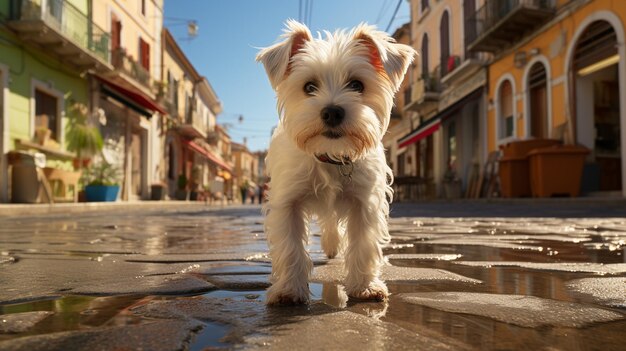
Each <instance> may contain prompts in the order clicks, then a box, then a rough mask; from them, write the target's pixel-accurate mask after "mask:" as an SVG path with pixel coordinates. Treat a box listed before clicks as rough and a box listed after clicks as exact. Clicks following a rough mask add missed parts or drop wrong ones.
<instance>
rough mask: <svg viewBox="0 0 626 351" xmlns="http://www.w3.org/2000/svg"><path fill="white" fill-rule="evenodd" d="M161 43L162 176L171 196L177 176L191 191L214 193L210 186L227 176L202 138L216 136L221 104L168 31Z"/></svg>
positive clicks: (214, 149) (220, 160) (217, 155)
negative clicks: (209, 191) (164, 114)
mask: <svg viewBox="0 0 626 351" xmlns="http://www.w3.org/2000/svg"><path fill="white" fill-rule="evenodd" d="M163 43H164V50H163V68H162V74H163V75H162V79H161V80H160V82H159V84H158V85H159V93H158V94H159V100H160V101H162V102H163V105H164V106H165V107H166V110H167V112H168V117H167V119H165V120H164V121H165V124H166V128H167V132H166V133H164V134H163V138H162V142H163V144H164V150H165V152H164V159H163V165H164V167H163V174H162V175H161V176H162V177H163V179H164V182H165V183H167V185H168V189H169V193H170V196H172V197H173V196H174V194H175V192H176V189H177V188H179V187H180V185H179V183H178V179H179V177H181V176H184V177H185V178H186V179H187V181H188V190H191V191H192V192H197V191H198V190H208V189H212V190H211V192H218V189H217V188H216V185H215V184H214V183H215V182H216V181H218V182H219V181H222V183H223V175H222V173H223V172H227V173H230V172H232V168H231V167H230V166H229V165H228V164H226V163H225V162H224V160H223V158H222V156H221V155H220V152H219V150H218V148H217V147H216V146H215V145H211V143H209V140H208V139H207V138H208V137H209V136H210V135H213V134H214V133H215V132H216V130H215V126H216V119H217V114H219V113H220V112H221V111H222V105H221V102H220V101H219V99H218V97H217V94H216V93H215V91H214V90H213V88H212V86H211V85H210V83H209V82H208V80H207V79H206V78H205V77H203V76H201V75H200V74H199V73H198V71H197V70H196V69H195V67H194V66H193V64H192V63H191V62H190V61H189V59H188V58H187V56H186V55H185V54H184V52H183V51H182V49H181V48H180V46H178V44H177V43H176V40H175V39H174V37H172V35H171V33H170V32H169V31H168V30H167V29H164V30H163ZM220 177H221V178H222V179H220ZM220 190H221V189H220ZM192 199H193V194H192Z"/></svg>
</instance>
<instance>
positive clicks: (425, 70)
mask: <svg viewBox="0 0 626 351" xmlns="http://www.w3.org/2000/svg"><path fill="white" fill-rule="evenodd" d="M428 72H429V70H428V35H426V33H424V37H423V39H422V79H425V78H426V77H428Z"/></svg>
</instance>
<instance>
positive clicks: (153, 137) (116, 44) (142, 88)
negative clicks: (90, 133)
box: [90, 0, 166, 200]
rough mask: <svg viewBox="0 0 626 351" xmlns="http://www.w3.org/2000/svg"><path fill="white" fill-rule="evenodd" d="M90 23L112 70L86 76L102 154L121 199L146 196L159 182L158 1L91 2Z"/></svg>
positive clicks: (160, 21) (162, 111)
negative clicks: (104, 35)
mask: <svg viewBox="0 0 626 351" xmlns="http://www.w3.org/2000/svg"><path fill="white" fill-rule="evenodd" d="M92 17H93V21H94V23H96V24H98V25H99V26H100V27H102V28H104V29H105V31H107V32H108V33H110V42H109V49H110V62H111V65H112V66H113V69H112V70H110V71H107V72H103V73H97V74H92V75H90V93H91V105H92V109H93V110H94V111H100V112H101V113H102V115H103V116H104V117H103V118H102V119H103V122H102V123H101V127H100V129H101V132H102V135H103V138H104V142H105V143H104V150H103V156H104V159H105V160H106V162H108V163H110V164H112V165H113V166H114V167H115V168H116V169H118V170H119V171H120V178H121V179H120V181H121V184H122V187H121V194H120V198H121V199H122V200H136V199H147V198H149V196H150V185H151V184H152V183H154V182H158V181H159V180H160V179H158V171H159V168H160V159H161V154H162V149H161V147H160V143H159V135H160V134H161V133H162V131H163V130H162V126H161V125H159V120H160V117H159V116H161V115H165V114H166V111H165V109H164V108H163V107H162V106H161V105H160V104H159V103H158V102H157V100H156V98H157V92H158V89H157V86H156V85H155V82H158V81H159V80H160V77H161V29H162V26H163V1H162V0H141V1H124V2H120V1H115V0H94V1H93V2H92Z"/></svg>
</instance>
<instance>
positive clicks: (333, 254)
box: [324, 249, 339, 260]
mask: <svg viewBox="0 0 626 351" xmlns="http://www.w3.org/2000/svg"><path fill="white" fill-rule="evenodd" d="M338 251H339V250H336V249H335V250H330V249H328V250H324V253H325V254H326V257H328V259H329V260H332V259H333V258H335V257H337V254H338V253H339V252H338Z"/></svg>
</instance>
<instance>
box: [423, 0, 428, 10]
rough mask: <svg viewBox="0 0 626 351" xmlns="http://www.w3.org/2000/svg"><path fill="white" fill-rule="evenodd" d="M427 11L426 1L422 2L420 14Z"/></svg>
mask: <svg viewBox="0 0 626 351" xmlns="http://www.w3.org/2000/svg"><path fill="white" fill-rule="evenodd" d="M426 10H428V0H422V13H424V11H426Z"/></svg>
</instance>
